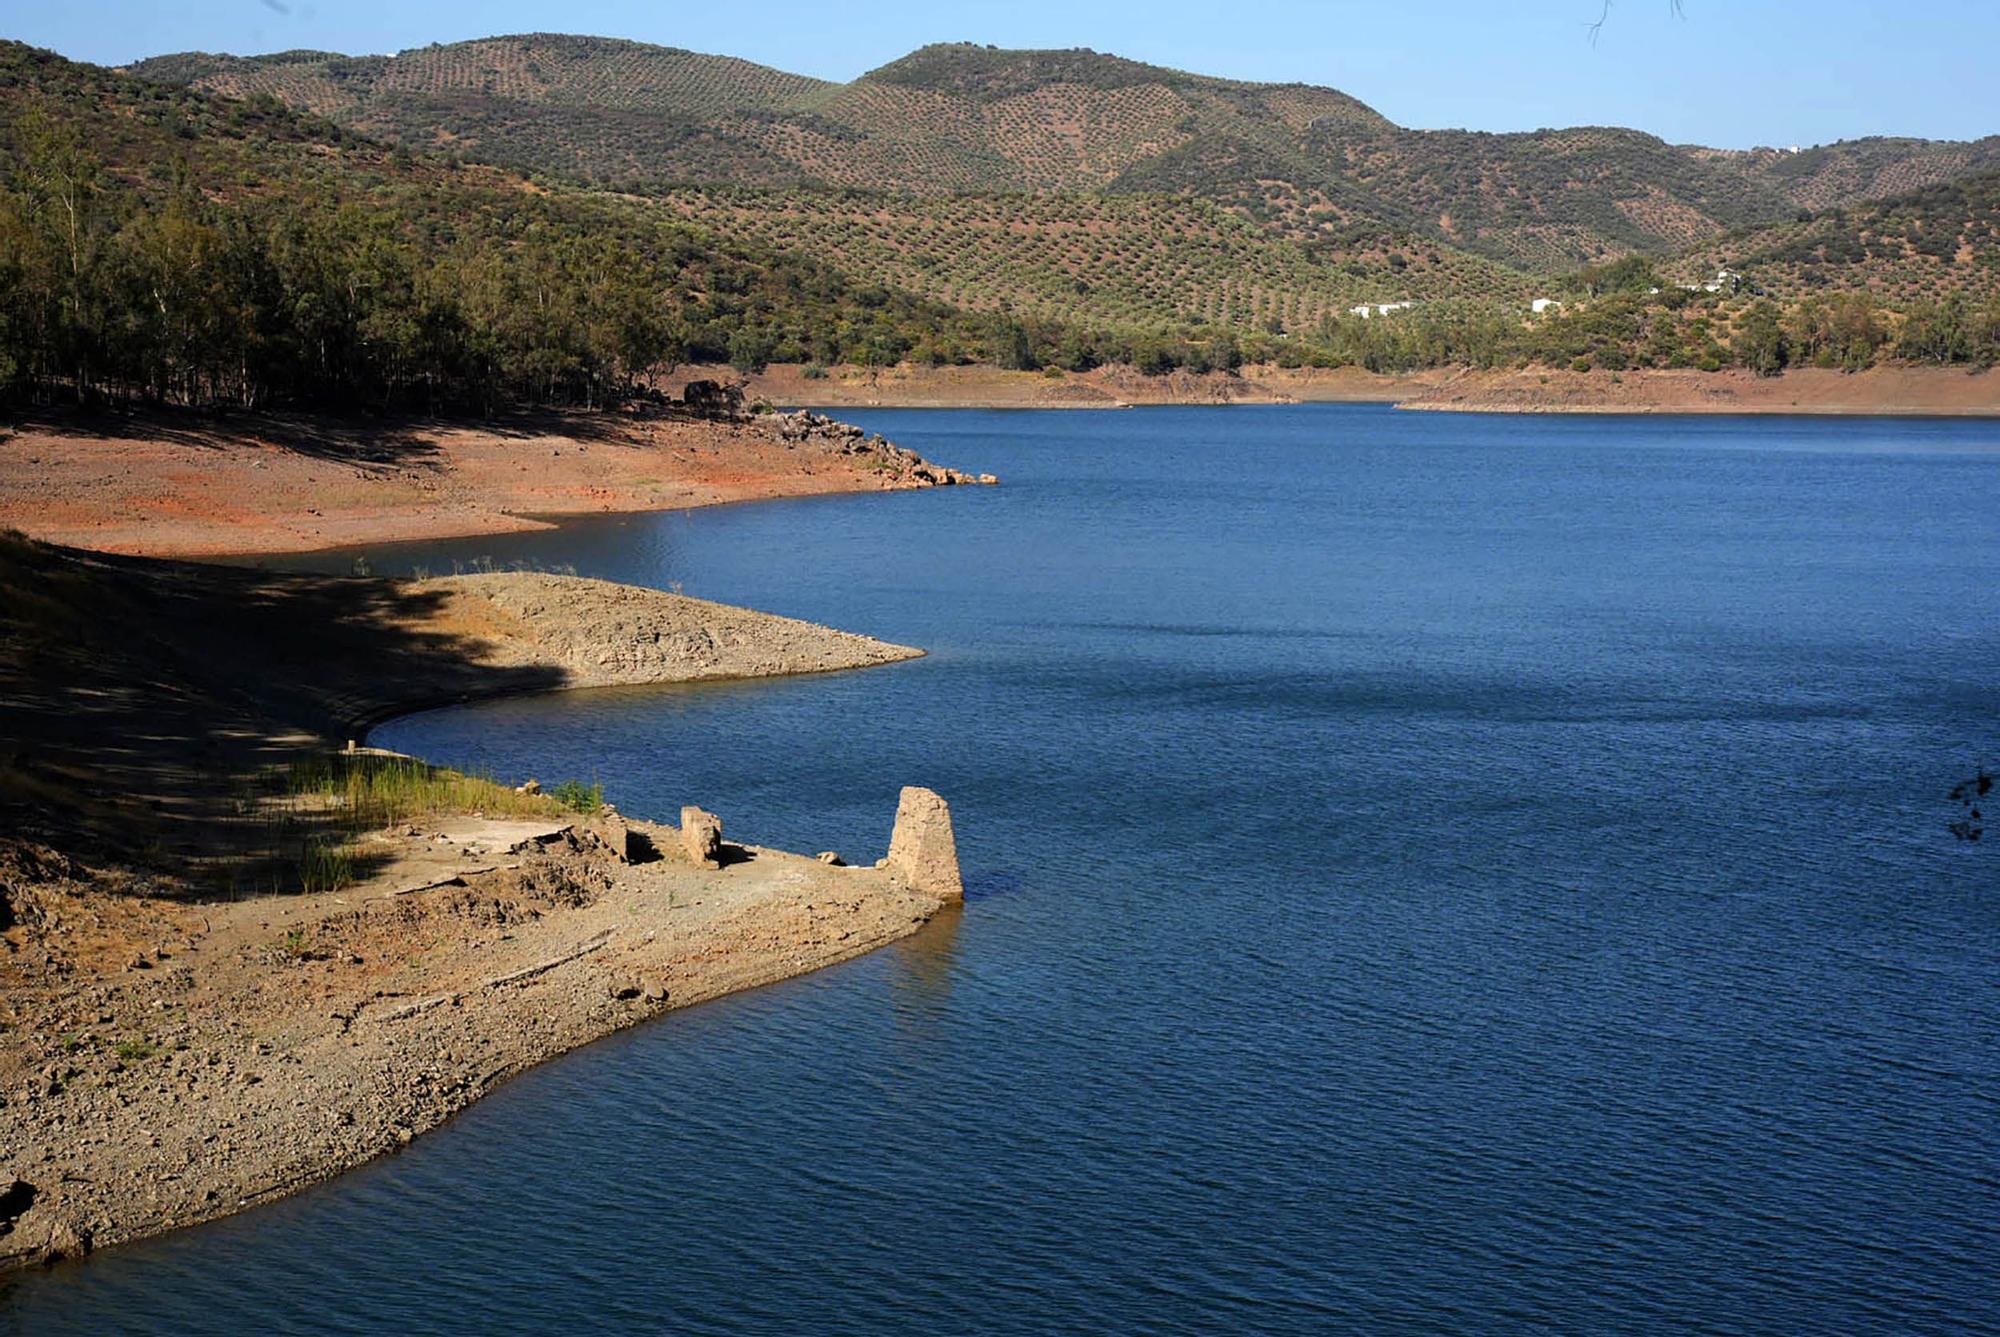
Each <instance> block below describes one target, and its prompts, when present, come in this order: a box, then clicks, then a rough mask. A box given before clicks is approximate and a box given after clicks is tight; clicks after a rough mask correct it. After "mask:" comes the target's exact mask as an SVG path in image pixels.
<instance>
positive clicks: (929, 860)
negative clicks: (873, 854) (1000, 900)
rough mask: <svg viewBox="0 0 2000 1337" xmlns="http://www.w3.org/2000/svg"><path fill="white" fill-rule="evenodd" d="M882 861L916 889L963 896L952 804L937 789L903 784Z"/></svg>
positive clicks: (953, 897)
mask: <svg viewBox="0 0 2000 1337" xmlns="http://www.w3.org/2000/svg"><path fill="white" fill-rule="evenodd" d="M884 863H885V864H886V866H887V867H888V868H890V869H891V870H892V871H894V872H896V873H899V874H901V875H902V877H903V880H904V881H906V882H908V883H909V884H910V885H911V886H912V887H914V888H916V889H917V890H919V891H928V892H931V893H932V894H934V895H937V896H941V897H943V898H944V899H945V900H947V901H962V900H964V899H965V883H964V881H963V880H962V879H961V878H960V876H959V871H958V841H957V839H956V838H955V837H954V836H953V835H952V830H951V807H950V805H948V804H947V803H946V802H945V801H944V799H943V798H942V797H940V796H939V795H938V794H937V792H936V791H934V790H929V789H924V788H922V787H920V786H918V785H905V786H904V787H903V796H902V798H901V800H899V801H898V802H897V804H896V829H895V831H894V832H893V833H892V834H891V835H890V837H889V857H888V858H887V859H886V860H885V861H884Z"/></svg>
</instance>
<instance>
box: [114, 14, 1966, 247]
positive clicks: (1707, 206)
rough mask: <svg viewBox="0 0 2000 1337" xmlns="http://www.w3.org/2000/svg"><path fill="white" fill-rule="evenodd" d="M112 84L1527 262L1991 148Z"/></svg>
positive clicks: (1820, 205)
mask: <svg viewBox="0 0 2000 1337" xmlns="http://www.w3.org/2000/svg"><path fill="white" fill-rule="evenodd" d="M134 72H135V73H137V74H139V75H141V76H143V77H146V78H150V79H157V80H162V81H168V82H176V83H189V84H194V85H196V86H199V87H201V88H204V89H209V90H212V91H217V92H223V93H229V94H233V95H244V94H250V93H257V92H265V93H270V94H272V95H273V96H276V97H278V98H280V99H282V100H284V101H285V102H287V103H290V104H291V105H294V106H297V107H302V108H307V109H310V110H312V111H314V112H316V113H318V114H320V115H323V116H325V117H328V118H330V119H332V120H334V121H336V122H338V123H340V124H342V125H344V126H348V127H351V128H353V129H356V130H358V131H361V132H364V133H366V134H369V135H374V136H379V137H383V138H386V139H389V140H392V141H394V142H397V143H402V144H405V145H410V146H414V147H422V148H426V149H434V150H440V151H444V152H449V153H458V154H462V155H464V156H467V157H472V158H479V159H484V160H489V161H494V162H500V163H506V164H510V165H515V166H520V167H524V168H527V169H530V170H533V171H538V172H544V173H551V174H556V175H560V176H564V177H570V178H574V179H579V180H583V181H588V182H593V183H598V184H608V185H614V186H616V187H618V188H620V189H624V190H627V191H646V192H653V191H658V190H660V189H662V188H665V187H668V186H687V185H728V186H733V187H757V188H766V189H769V188H786V187H794V188H795V187H814V188H837V189H869V190H877V191H884V192H888V193H893V194H906V195H917V196H939V195H961V194H982V195H1008V194H1011V195H1048V194H1058V195H1060V194H1077V193H1081V192H1088V193H1095V194H1110V195H1129V194H1173V195H1181V196H1187V197H1192V198H1196V199H1200V200H1202V201H1205V202H1207V203H1212V204H1217V205H1220V206H1221V207H1223V208H1226V209H1229V210H1231V211H1232V212H1235V213H1237V214H1239V215H1240V216H1242V217H1243V218H1245V219H1246V220H1248V221H1249V222H1251V223H1252V224H1254V225H1255V226H1256V227H1258V228H1259V229H1261V230H1263V231H1265V232H1267V233H1269V234H1271V235H1274V236H1281V237H1285V238H1289V239H1291V240H1295V241H1298V240H1309V239H1319V240H1322V241H1330V242H1333V243H1334V244H1336V245H1340V244H1345V243H1348V242H1351V241H1353V240H1355V239H1356V238H1367V239H1370V240H1379V239H1380V238H1382V237H1385V236H1388V237H1393V236H1397V235H1403V234H1407V235H1410V236H1414V237H1418V238H1422V239H1426V240H1428V241H1430V242H1432V243H1434V244H1436V245H1440V246H1449V247H1452V248H1455V249H1456V250H1459V251H1465V252H1470V253H1472V254H1475V255H1479V256H1484V257H1486V258H1488V259H1490V260H1496V261H1499V262H1501V263H1503V264H1506V265H1510V266H1513V267H1516V268H1521V269H1525V270H1528V271H1530V272H1537V273H1545V274H1553V273H1559V272H1563V271H1566V270H1570V269H1574V268H1576V267H1577V266H1578V265H1580V264H1583V263H1588V262H1593V261H1598V260H1603V259H1606V258H1612V257H1616V256H1618V255H1622V254H1625V253H1629V252H1634V251H1638V252H1646V253H1652V254H1661V255H1664V254H1669V253H1672V252H1675V251H1678V250H1680V249H1682V248H1684V247H1687V246H1689V245H1692V244H1695V243H1698V242H1701V241H1703V240H1706V239H1708V238H1710V237H1714V236H1717V235H1720V234H1722V233H1725V232H1727V231H1730V230H1732V229H1738V228H1743V227H1749V226H1755V225H1758V224H1763V223H1777V222H1782V221H1785V220H1787V219H1790V218H1793V217H1795V216H1796V215H1797V214H1798V213H1799V212H1800V210H1802V209H1806V210H1815V209H1824V208H1830V207H1838V206H1841V205H1846V204H1852V203H1855V202H1858V201H1860V200H1863V199H1866V198H1869V197H1871V196H1873V195H1878V194H1882V193H1887V192H1893V191H1897V190H1904V189H1910V188H1915V187H1920V186H1926V185H1933V184H1938V183H1940V182H1943V181H1948V180H1950V179H1952V178H1954V177H1956V176H1959V175H1964V174H1966V173H1968V172H1972V171H1976V170H1978V169H1979V168H1980V167H1981V166H1982V165H1985V164H1990V163H1995V162H1996V161H2000V138H1996V139H1989V140H1982V141H1979V142H1977V143H1974V144H1949V143H1937V142H1932V141H1924V140H1902V139H1872V140H1861V141H1855V142H1852V143H1847V144H1839V145H1832V146H1827V147H1824V148H1816V149H1812V150H1809V151H1806V152H1802V153H1791V152H1787V151H1780V150H1756V151H1752V152H1747V153H1746V152H1730V151H1724V150H1714V149H1705V148H1701V147H1698V146H1676V145H1670V144H1668V143H1666V142H1665V141H1663V140H1660V139H1658V138H1656V137H1654V136H1651V135H1647V134H1643V133H1641V132H1638V131H1634V130H1621V129H1615V128H1607V127H1581V128H1575V129H1565V130H1542V131H1535V132H1531V133H1524V134H1483V133H1475V132H1469V131H1422V130H1408V129H1403V128H1401V127H1398V126H1396V125H1394V124H1392V123H1391V122H1390V121H1388V120H1387V119H1386V118H1385V117H1383V116H1381V115H1380V114H1379V113H1377V112H1375V111H1373V110H1372V109H1370V108H1369V107H1367V106H1365V105H1364V104H1362V103H1360V102H1358V101H1356V100H1355V99H1354V98H1352V97H1349V96H1348V95H1346V94H1344V93H1341V92H1338V91H1336V90H1334V89H1330V88H1319V87H1313V86H1310V85H1304V84H1282V85H1281V84H1256V83H1244V82H1239V81H1234V80H1227V79H1216V78H1209V77H1205V76H1201V75H1197V74H1190V73H1186V72H1183V71H1179V70H1170V69H1164V68H1161V67H1158V66H1153V65H1146V64H1141V63H1139V62H1136V61H1130V60H1125V59H1122V58H1120V57H1117V56H1111V55H1103V54H1099V53H1097V52H1093V51H1086V50H1074V51H1009V50H997V49H993V48H989V47H981V46H974V45H970V44H950V45H941V46H930V47H925V48H922V49H921V50H918V51H916V52H913V53H911V54H910V55H908V56H905V57H903V58H902V59H900V60H897V61H893V62H891V63H890V64H888V65H884V66H882V67H881V68H879V69H876V70H873V71H871V72H869V73H868V74H865V75H863V76H862V77H860V78H858V79H856V80H854V81H853V82H851V83H846V84H837V83H827V82H824V81H821V80H816V79H809V78H805V77H803V76H799V75H792V74H786V73H784V72H782V71H778V70H773V69H769V68H767V67H764V66H760V65H755V64H751V63H749V62H747V61H743V60H738V59H735V58H733V57H725V56H708V55H699V54H696V53H692V52H687V51H680V50H675V49H671V48H665V47H655V46H648V45H645V44H642V43H636V42H627V41H617V40H612V39H605V38H588V37H568V36H560V35H553V34H540V33H538V34H526V35H521V36H512V37H495V38H487V39H483V40H480V41H474V42H463V43H457V44H453V45H448V46H432V47H426V48H421V49H417V50H411V51H406V52H403V53H401V54H399V55H396V56H368V57H348V56H341V55H335V54H331V53H326V52H312V51H293V52H285V53H281V54H278V55H272V56H253V57H236V56H221V55H206V54H200V53H190V54H182V55H174V56H162V57H158V58H155V59H152V60H148V61H143V62H140V63H139V64H138V65H136V66H135V67H134ZM1363 249H1364V250H1365V249H1366V248H1365V247H1364V248H1363Z"/></svg>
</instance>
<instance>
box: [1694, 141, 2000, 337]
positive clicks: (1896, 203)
mask: <svg viewBox="0 0 2000 1337" xmlns="http://www.w3.org/2000/svg"><path fill="white" fill-rule="evenodd" d="M1725 265H1726V266H1729V267H1731V268H1733V269H1735V270H1737V271H1738V272H1740V273H1741V274H1742V275H1743V276H1744V277H1745V278H1746V279H1748V280H1749V281H1750V282H1751V283H1753V284H1755V285H1756V286H1757V287H1758V288H1760V289H1762V290H1764V291H1765V292H1768V293H1770V294H1771V295H1772V296H1774V297H1777V298H1780V299H1795V298H1801V297H1807V296H1811V295H1813V294H1815V293H1822V292H1865V293H1868V294H1870V295H1872V296H1873V297H1875V298H1876V299H1877V300H1879V301H1881V302H1882V303H1884V304H1885V305H1889V306H1897V307H1908V306H1911V305H1913V304H1916V303H1921V302H1930V301H1938V300H1941V299H1944V298H1947V297H1950V296H1951V295H1953V294H1955V293H1958V294H1964V295H1965V296H1966V297H1968V298H1972V299H1984V300H1991V299H1994V298H2000V171H1991V172H1985V173H1982V174H1979V175H1975V176H1969V177H1965V178H1963V179H1961V180H1956V181H1947V182H1943V183H1940V184H1937V185H1930V186H1926V187H1924V188H1922V189H1919V190H1914V191H1908V192H1905V193H1903V194H1900V195H1895V196H1892V197H1890V198H1888V199H1884V200H1877V201H1874V202H1872V203H1868V204H1862V205H1856V206H1854V207H1852V208H1846V209H1834V210H1829V211H1827V212H1825V213H1819V214H1814V215H1811V216H1810V217H1807V218H1804V219H1801V220H1798V221H1794V222H1789V223H1780V224H1775V225H1772V226H1768V227H1762V228H1756V229H1751V230H1747V231H1742V232H1735V233H1731V234H1728V235H1726V236H1723V237H1720V238H1717V239H1715V240H1713V241H1709V242H1706V243H1704V244H1703V245H1701V246H1699V247H1697V248H1695V249H1694V250H1693V251H1691V252H1690V253H1689V254H1688V255H1686V256H1685V257H1683V258H1682V259H1681V261H1680V262H1679V263H1678V264H1677V265H1676V266H1674V270H1675V272H1676V274H1677V275H1679V276H1689V277H1692V276H1697V275H1706V274H1709V273H1713V272H1714V270H1715V269H1717V268H1719V267H1722V266H1725Z"/></svg>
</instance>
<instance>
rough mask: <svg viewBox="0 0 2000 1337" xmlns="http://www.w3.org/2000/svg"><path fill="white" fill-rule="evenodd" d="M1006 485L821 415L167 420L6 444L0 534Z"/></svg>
mask: <svg viewBox="0 0 2000 1337" xmlns="http://www.w3.org/2000/svg"><path fill="white" fill-rule="evenodd" d="M994 481H997V480H995V479H993V478H991V476H984V477H982V476H975V475H972V474H967V473H964V472H961V471H959V470H957V469H953V468H950V467H948V466H946V465H941V464H934V463H932V462H930V461H928V460H925V459H922V458H921V457H919V456H918V455H916V454H915V453H914V452H912V451H908V450H904V449H902V448H901V447H899V446H896V445H894V444H893V443H891V442H888V441H886V440H884V439H882V438H881V437H879V436H871V435H870V434H868V433H866V432H864V431H862V430H861V429H860V428H858V427H852V426H848V425H846V424H843V423H837V422H834V421H832V420H831V419H828V418H825V417H823V416H821V415H819V414H816V413H808V412H801V413H788V414H758V415H744V416H742V417H738V418H727V419H711V418H701V417H692V416H689V415H687V414H686V413H682V412H675V411H662V410H648V411H639V412H623V411H608V410H607V411H598V412H568V413H553V412H552V413H543V414H535V415H526V416H522V417H517V418H512V419H505V420H500V421H496V422H492V423H462V422H448V421H435V420H411V419H390V420H382V421H374V420H359V419H352V420H349V419H332V418H320V417H312V416H306V415H297V414H244V415H233V416H229V417H214V416H206V415H196V414H176V413H164V412H156V413H149V414H140V415H93V416H89V417H56V418H50V419H43V420H30V421H27V422H24V423H20V424H17V425H15V426H14V427H12V428H11V429H5V430H0V530H5V529H10V528H11V529H16V530H19V531H21V532H23V533H25V534H27V535H29V536H30V537H33V538H38V539H42V540H45V541H47V542H51V543H57V544H63V545H66V546H71V547H77V548H88V549H91V550H93V551H98V552H114V553H121V554H125V555H131V556H148V557H176V558H188V557H202V558H228V557H256V556H277V555H282V554H296V553H306V552H318V551H324V550H328V549H336V548H346V547H353V546H356V545H357V544H363V543H392V542H423V541H428V540H435V539H444V538H462V537H473V536H477V535H481V534H504V533H524V532H533V531H536V530H543V529H548V528H551V527H552V523H553V520H552V518H554V519H561V518H569V517H574V516H579V515H603V514H621V513H622V514H630V513H640V512H653V511H670V510H687V509H695V508H699V507H704V506H710V505H716V504H720V503H726V502H736V501H764V500H771V499H774V498H781V497H803V496H819V495H828V494H845V493H856V492H889V491H910V490H917V489H922V488H930V487H949V486H960V485H969V484H977V483H982V482H994Z"/></svg>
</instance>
